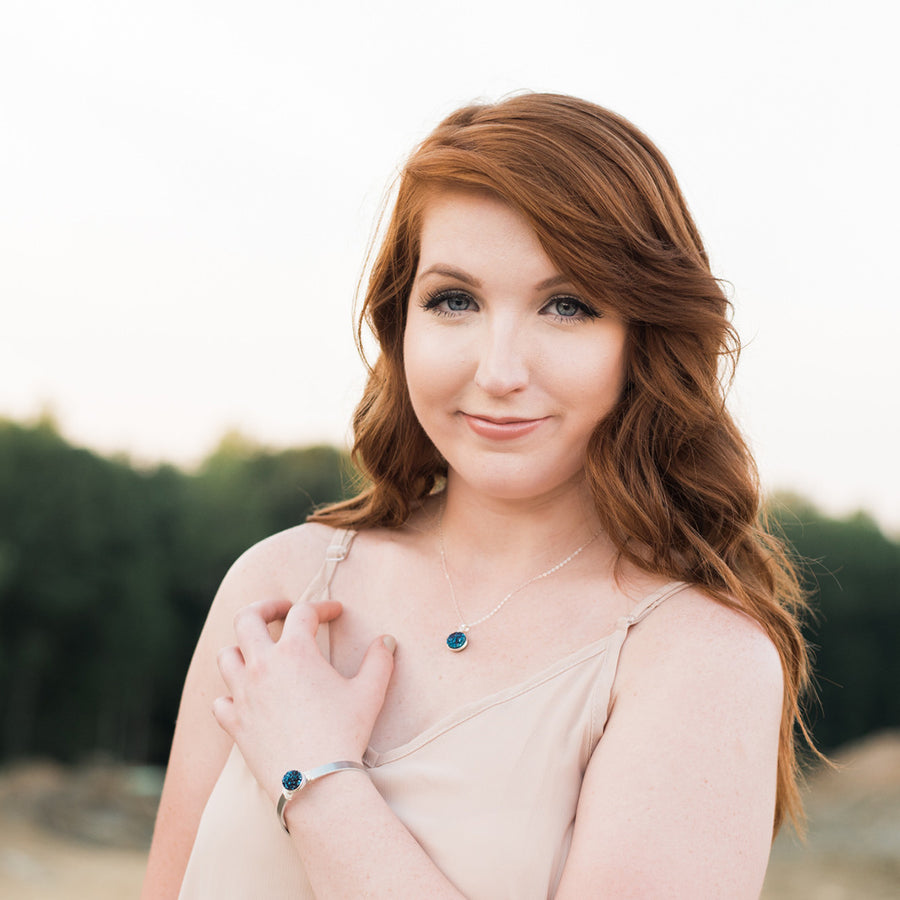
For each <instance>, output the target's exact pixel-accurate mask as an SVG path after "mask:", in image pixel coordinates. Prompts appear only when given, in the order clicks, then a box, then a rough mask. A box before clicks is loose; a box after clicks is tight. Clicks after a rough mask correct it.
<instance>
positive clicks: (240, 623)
mask: <svg viewBox="0 0 900 900" xmlns="http://www.w3.org/2000/svg"><path fill="white" fill-rule="evenodd" d="M291 605H292V604H291V601H290V600H276V599H272V600H258V601H257V602H256V603H251V604H249V605H248V606H244V607H242V608H241V609H239V610H238V611H237V612H236V613H235V614H234V635H235V637H236V638H237V642H238V644H239V646H240V647H241V649H243V650H245V651H252V649H253V648H255V647H260V646H266V645H267V644H271V643H272V636H271V635H270V634H269V629H268V626H269V623H270V622H277V621H279V620H281V619H283V618H284V617H285V616H286V615H287V614H288V612H289V611H290V609H291Z"/></svg>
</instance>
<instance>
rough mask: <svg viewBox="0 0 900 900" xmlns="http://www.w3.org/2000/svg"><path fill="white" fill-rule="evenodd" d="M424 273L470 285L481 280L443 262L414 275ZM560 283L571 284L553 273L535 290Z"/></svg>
mask: <svg viewBox="0 0 900 900" xmlns="http://www.w3.org/2000/svg"><path fill="white" fill-rule="evenodd" d="M426 275H444V276H445V277H447V278H455V279H456V280H457V281H462V282H463V283H464V284H469V285H471V286H472V287H476V288H480V287H481V282H480V281H479V280H478V279H477V278H475V276H474V275H469V273H468V272H464V271H463V270H462V269H456V268H454V267H453V266H445V265H444V264H443V263H437V264H435V265H433V266H429V267H428V268H427V269H425V271H424V272H420V273H419V274H418V276H416V280H417V281H418V279H419V278H424V277H425V276H426ZM560 284H571V281H570V279H569V278H567V277H566V276H565V275H553V276H552V277H550V278H545V279H544V280H543V281H542V282H540V284H536V285H535V290H538V291H546V290H548V289H549V288H552V287H557V286H558V285H560Z"/></svg>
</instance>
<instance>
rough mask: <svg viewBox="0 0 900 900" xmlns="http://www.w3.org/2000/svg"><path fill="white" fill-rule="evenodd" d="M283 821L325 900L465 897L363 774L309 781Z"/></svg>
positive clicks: (339, 775) (315, 888)
mask: <svg viewBox="0 0 900 900" xmlns="http://www.w3.org/2000/svg"><path fill="white" fill-rule="evenodd" d="M273 815H274V812H273ZM285 822H286V823H287V826H288V828H289V829H290V833H291V838H292V840H293V842H294V846H295V847H296V849H297V852H298V853H299V855H300V857H301V859H302V861H303V866H304V868H305V869H306V873H307V877H308V878H309V881H310V884H311V885H312V887H313V889H314V890H315V893H316V896H317V897H320V898H322V900H329V898H346V897H360V898H365V897H372V898H375V897H429V898H435V900H442V898H454V900H459V898H461V897H462V896H463V895H462V894H461V893H460V892H459V891H458V890H456V888H455V887H454V886H453V885H452V884H451V883H450V882H449V881H448V880H447V878H446V877H445V876H444V875H443V873H442V872H441V871H440V870H439V869H438V868H437V866H436V865H435V864H434V863H433V862H432V861H431V859H430V858H429V857H428V854H427V853H425V851H424V850H423V849H422V847H421V846H420V845H419V844H418V842H417V841H416V840H415V838H414V837H413V836H412V835H411V834H410V833H409V831H407V829H406V828H405V827H404V825H403V823H402V822H400V820H399V819H398V818H397V817H396V816H395V815H394V813H393V811H392V810H391V808H390V807H389V806H388V805H387V803H386V802H385V800H384V798H383V797H382V796H381V795H380V794H379V793H378V791H377V790H376V788H375V786H374V785H373V784H372V782H371V780H370V779H369V778H368V777H366V776H365V775H364V774H362V773H356V772H348V773H346V774H345V773H341V774H337V775H334V776H331V777H328V778H323V779H322V780H321V781H318V782H316V783H314V784H311V785H310V786H309V788H308V789H307V790H305V791H304V792H303V793H302V794H300V795H298V796H297V797H295V798H294V799H293V800H291V801H290V802H289V803H288V804H287V807H286V808H285Z"/></svg>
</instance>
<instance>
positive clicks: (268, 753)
mask: <svg viewBox="0 0 900 900" xmlns="http://www.w3.org/2000/svg"><path fill="white" fill-rule="evenodd" d="M341 609H342V608H341V604H340V603H337V602H335V601H326V602H324V603H297V604H292V603H291V602H290V601H288V600H263V601H260V602H258V603H253V604H251V605H250V606H247V607H244V608H243V609H242V610H240V611H239V612H238V614H237V615H236V616H235V621H234V631H235V636H236V637H237V646H232V647H225V648H224V649H223V650H221V651H220V652H219V656H218V663H219V671H220V672H221V673H222V678H223V679H224V681H225V686H226V687H227V688H228V690H229V691H230V694H231V695H230V696H227V697H218V698H216V700H215V701H214V702H213V715H214V716H215V718H216V721H217V722H218V723H219V725H220V726H221V727H222V728H223V729H224V730H225V731H226V732H227V733H228V734H229V735H230V736H231V737H232V738H233V739H234V741H235V743H236V744H237V745H238V748H239V749H240V751H241V754H242V755H243V757H244V760H245V761H246V763H247V766H248V767H249V768H250V771H251V772H253V774H254V776H255V777H256V780H257V781H258V782H259V784H260V786H261V787H262V788H263V789H264V790H265V791H267V792H268V793H269V795H270V796H271V797H272V799H273V801H274V800H275V799H276V798H277V797H278V796H279V795H280V793H281V776H282V775H283V774H284V773H285V772H286V771H287V770H288V769H300V770H301V771H303V769H304V768H307V769H309V768H312V767H315V766H319V765H322V764H324V763H329V762H335V761H336V760H340V759H348V760H354V761H357V762H358V761H360V760H361V759H362V756H363V753H364V752H365V749H366V747H367V746H368V742H369V738H370V737H371V734H372V729H373V728H374V726H375V720H376V718H377V717H378V713H379V712H380V711H381V707H382V706H383V704H384V695H385V691H386V690H387V685H388V682H389V681H390V677H391V673H392V672H393V667H394V658H393V652H392V648H393V646H395V644H394V640H393V638H387V639H382V638H378V639H376V640H375V641H373V643H372V644H371V645H370V647H369V649H368V651H367V652H366V655H365V657H364V658H363V661H362V664H361V665H360V667H359V671H358V672H357V674H356V675H355V676H354V677H353V678H344V676H343V675H341V674H340V673H339V672H337V670H336V669H335V668H334V667H333V666H332V665H331V664H330V663H329V662H328V661H327V660H326V659H325V658H324V657H323V656H322V654H321V653H320V652H319V648H318V646H317V645H316V640H315V636H316V631H317V629H318V627H319V625H320V624H322V623H324V622H330V621H331V620H333V619H336V618H337V617H338V616H339V615H340V614H341ZM281 619H283V620H284V630H283V631H282V633H281V637H280V638H279V639H278V640H277V641H276V640H273V639H272V636H271V635H270V633H269V630H268V628H267V626H268V625H269V624H270V623H272V622H276V621H279V620H281ZM389 645H391V649H389Z"/></svg>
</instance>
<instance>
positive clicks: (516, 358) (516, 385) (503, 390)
mask: <svg viewBox="0 0 900 900" xmlns="http://www.w3.org/2000/svg"><path fill="white" fill-rule="evenodd" d="M518 326H519V323H518V322H517V321H516V320H515V319H513V318H512V317H511V318H510V319H508V320H506V321H494V322H492V323H491V325H490V327H488V328H487V329H485V332H484V334H483V335H482V342H481V346H480V348H479V350H480V352H479V359H478V368H477V369H476V372H475V384H476V385H477V386H478V387H479V388H481V390H483V391H484V392H485V393H486V394H490V395H491V396H493V397H503V396H506V395H507V394H512V393H515V392H516V391H520V390H522V389H523V388H524V387H525V386H526V385H527V384H528V380H529V363H528V358H527V357H528V354H527V348H526V347H525V346H524V344H525V340H524V339H525V335H524V334H523V333H522V329H521V328H520V327H518Z"/></svg>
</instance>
